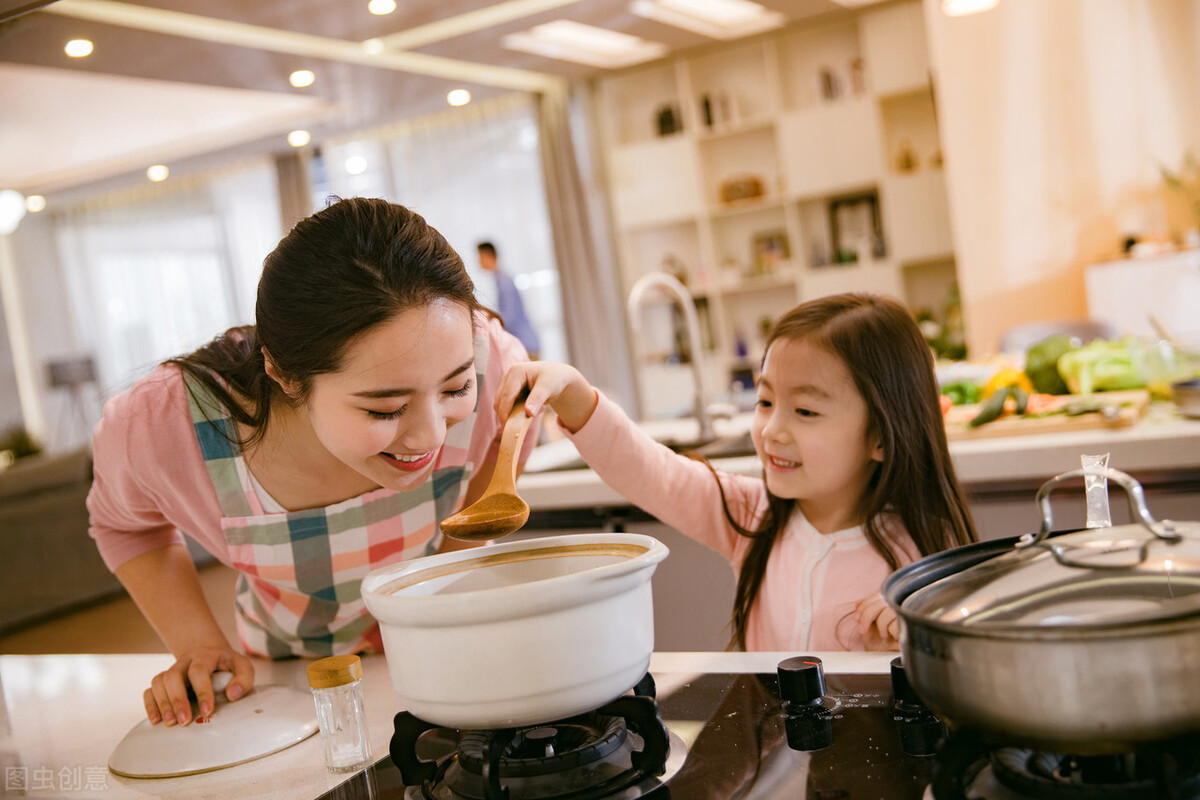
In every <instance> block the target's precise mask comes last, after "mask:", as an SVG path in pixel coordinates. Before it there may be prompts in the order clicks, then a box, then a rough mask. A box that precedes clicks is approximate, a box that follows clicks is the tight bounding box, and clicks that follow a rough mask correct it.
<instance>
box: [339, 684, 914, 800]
mask: <svg viewBox="0 0 1200 800" xmlns="http://www.w3.org/2000/svg"><path fill="white" fill-rule="evenodd" d="M674 677H677V676H674ZM666 681H667V677H666V676H663V677H662V679H661V680H660V683H663V685H664V689H663V690H661V691H659V692H658V697H657V702H658V710H659V716H660V717H661V719H662V721H663V722H664V723H665V724H666V727H667V728H668V730H669V731H670V738H671V742H672V747H673V748H674V750H677V749H678V748H680V747H681V746H682V747H683V748H684V750H685V753H686V756H685V757H684V758H683V759H682V764H680V763H678V762H679V756H680V753H678V752H675V751H674V750H673V752H672V758H673V759H674V760H675V762H676V763H675V764H674V765H673V767H672V768H671V769H670V770H668V771H667V773H666V774H664V775H663V777H662V778H661V779H659V780H652V781H650V782H649V783H643V784H639V787H638V788H637V790H636V791H634V792H633V793H632V794H631V793H630V791H629V790H626V791H624V792H622V793H619V794H616V795H614V797H619V798H621V800H627V798H629V797H638V798H647V800H667V798H670V799H671V800H732V798H744V800H775V799H776V798H778V799H780V800H782V798H788V799H789V800H804V798H813V799H814V800H857V798H871V800H875V799H876V798H878V799H879V800H910V799H911V800H919V798H922V797H924V796H925V790H926V787H927V786H928V785H929V774H930V770H931V768H932V765H931V759H930V758H928V757H926V756H920V755H910V754H909V752H914V751H916V752H920V751H922V749H924V750H928V751H931V750H932V744H933V742H935V741H936V738H937V737H936V735H931V734H930V733H929V732H928V730H926V729H927V727H928V726H927V724H926V725H925V728H922V724H923V723H922V720H920V719H918V720H912V719H909V720H905V719H904V718H903V714H900V716H897V709H898V706H897V704H896V702H895V699H894V697H893V690H892V679H891V677H890V676H889V675H887V674H828V675H825V676H824V681H825V685H824V687H823V688H824V689H825V691H824V697H823V698H821V697H820V695H818V696H817V698H816V700H815V701H813V702H811V704H810V705H800V704H797V703H785V702H784V700H783V699H782V697H781V694H780V682H779V677H778V676H777V675H776V674H704V675H700V676H697V677H695V678H693V679H692V680H689V681H688V682H686V683H683V684H682V685H679V686H677V687H671V688H669V689H668V688H666V687H667V683H666ZM789 683H790V680H789ZM784 689H785V694H788V695H789V697H792V696H793V695H792V689H793V687H791V686H789V685H787V684H785V687H784ZM801 690H802V689H801ZM797 709H798V710H799V711H800V712H801V713H799V714H797V713H794V712H796V711H797ZM439 733H441V734H444V735H443V736H442V737H441V738H454V737H455V736H456V735H457V732H449V731H444V730H443V729H436V730H435V731H432V732H431V735H430V736H429V737H428V738H430V739H431V740H433V741H434V744H433V745H431V746H432V747H434V748H436V747H437V744H436V740H437V739H438V738H439ZM902 736H903V737H906V738H905V739H903V740H902ZM914 736H915V737H916V739H915V740H914V738H913V737H914ZM922 737H924V738H925V739H929V741H928V742H926V743H922V741H921V739H922ZM823 739H824V740H823ZM423 743H424V742H423ZM796 747H801V748H819V749H794V748H796ZM906 750H908V751H909V752H906ZM438 755H442V754H439V753H433V754H432V756H438ZM432 756H431V757H432ZM567 796H570V795H565V796H564V797H567ZM421 797H423V795H421V794H420V790H419V789H413V788H409V787H405V786H404V784H403V782H402V780H401V775H400V770H399V769H398V768H397V767H396V765H395V763H393V760H392V758H391V756H384V757H383V758H382V759H380V760H379V761H377V762H376V763H375V764H374V765H373V766H371V767H369V768H368V769H366V770H364V771H363V772H360V773H358V774H356V775H354V776H353V777H352V778H350V779H349V780H347V781H346V782H344V783H343V784H341V785H339V786H337V787H336V788H334V789H333V790H331V791H330V792H328V793H326V794H324V795H322V796H321V798H320V800H360V799H361V800H365V799H367V798H370V800H414V798H421ZM512 800H519V798H518V795H517V794H516V793H514V794H513V796H512Z"/></svg>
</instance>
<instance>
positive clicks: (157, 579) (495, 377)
mask: <svg viewBox="0 0 1200 800" xmlns="http://www.w3.org/2000/svg"><path fill="white" fill-rule="evenodd" d="M255 316H256V323H257V324H256V325H254V326H246V327H242V328H235V329H232V330H230V331H228V332H226V333H225V334H224V335H223V336H220V337H218V338H217V339H216V340H214V341H213V342H212V343H210V344H209V345H207V346H205V347H202V348H201V349H199V350H197V351H196V352H194V353H191V354H188V355H185V356H181V357H179V358H174V359H171V360H169V361H167V362H166V363H164V364H163V365H161V366H160V367H159V368H158V369H157V370H155V371H154V372H153V373H152V374H151V375H149V376H148V377H147V378H145V379H143V380H141V381H139V382H138V383H137V384H135V385H134V386H133V387H132V388H131V389H130V390H129V391H128V392H125V393H124V394H122V395H120V396H118V397H116V398H114V399H113V400H111V401H110V402H109V403H108V404H107V405H106V407H105V411H104V416H103V418H102V420H101V422H100V423H99V424H98V425H97V427H96V431H95V434H94V438H93V450H94V458H95V480H94V484H93V488H92V491H91V493H90V495H89V496H88V509H89V511H90V514H91V528H90V533H91V535H92V536H93V537H94V538H95V540H96V543H97V545H98V547H99V549H100V553H101V555H102V556H103V557H104V560H105V563H106V564H108V566H109V568H110V569H112V570H113V571H114V572H115V573H116V575H117V577H118V578H119V579H120V580H121V582H122V583H123V584H124V586H125V588H126V589H127V590H128V591H129V594H130V595H131V596H132V597H133V599H134V600H135V601H136V602H137V604H138V607H139V608H140V609H141V610H142V613H143V614H144V615H145V616H146V619H147V620H148V621H149V622H150V623H151V625H153V626H154V629H155V630H156V631H157V632H158V634H159V636H160V637H161V638H162V640H163V642H164V643H165V644H166V645H167V647H168V649H169V650H170V651H171V653H172V654H174V656H175V657H176V659H177V660H176V662H175V664H174V665H173V666H171V667H170V668H169V669H168V670H166V671H165V672H163V673H161V674H159V675H157V676H155V677H154V679H153V681H152V682H151V687H150V688H149V689H147V690H146V692H145V696H144V701H145V706H146V714H147V717H148V718H149V719H150V721H151V722H152V723H157V722H159V721H164V722H165V724H166V725H168V726H170V725H174V724H180V725H186V724H188V723H189V722H190V721H191V718H192V711H191V704H190V702H189V699H188V694H187V692H188V687H189V686H190V687H191V689H192V691H193V692H194V693H195V696H196V701H197V707H198V711H199V714H200V716H201V717H207V716H208V715H209V714H211V713H212V709H213V689H212V680H211V674H212V673H213V672H214V671H217V670H227V671H230V672H232V673H233V676H234V677H233V679H232V680H231V681H230V683H229V685H228V687H227V689H226V695H227V697H228V698H229V699H230V700H236V699H237V698H239V697H241V696H242V695H244V694H245V693H246V692H247V691H248V690H249V689H250V688H251V687H252V686H253V683H254V669H253V665H252V664H251V662H250V660H249V659H248V658H247V657H246V655H243V654H242V653H241V652H239V651H238V650H236V649H234V647H233V646H231V645H230V643H229V642H227V641H226V639H225V637H224V635H223V634H222V633H221V630H220V628H219V626H218V625H217V623H216V620H215V619H214V618H213V616H212V613H211V611H210V610H209V608H208V606H207V604H206V603H205V601H204V597H203V594H202V593H201V591H200V585H199V582H198V580H197V577H196V571H195V568H194V566H193V565H192V561H191V559H190V557H189V555H188V553H187V550H186V548H185V547H184V546H183V543H182V542H183V540H182V537H181V535H180V531H183V532H186V533H187V534H188V535H190V536H191V537H192V538H193V539H195V540H196V541H197V542H199V543H200V544H201V545H203V546H204V547H205V549H207V550H208V551H209V552H211V553H212V554H213V555H214V556H216V557H217V558H218V559H219V560H220V561H221V562H223V563H225V564H228V565H229V566H231V567H233V568H234V569H236V570H238V572H239V573H240V575H239V579H238V588H237V600H236V608H237V627H238V633H239V637H240V639H241V644H242V648H243V649H244V650H245V652H246V653H248V654H251V655H258V656H267V657H271V658H282V657H288V656H325V655H330V654H335V653H339V654H340V653H350V652H370V651H379V650H381V649H382V645H381V642H380V639H379V629H378V626H377V625H376V623H375V622H374V620H373V619H372V618H371V617H370V616H369V615H368V613H367V611H366V608H365V606H364V604H363V601H362V598H361V597H360V595H359V586H360V582H361V580H362V578H363V576H364V575H365V574H366V573H367V572H368V571H370V570H371V569H374V568H376V567H380V566H383V565H385V564H390V563H393V562H396V561H399V560H401V559H407V558H412V557H415V556H420V555H424V554H426V553H428V552H432V551H433V549H434V548H435V547H437V546H438V545H439V544H440V545H441V546H442V547H443V548H444V547H445V546H446V543H445V542H441V537H440V535H439V532H438V529H437V523H438V521H439V520H441V519H444V518H445V517H447V516H449V515H450V514H451V513H453V512H454V511H455V510H457V509H458V508H460V507H461V506H462V505H464V495H465V501H466V502H469V501H470V500H472V499H473V498H474V497H475V496H477V495H478V494H479V493H480V492H481V491H482V490H483V487H484V486H486V484H487V481H488V479H489V478H490V476H491V471H492V467H493V466H494V461H495V453H496V447H497V440H498V437H499V433H500V421H499V420H498V419H497V417H496V415H495V414H494V413H493V412H492V411H491V408H492V404H493V398H494V396H495V392H496V387H497V386H498V385H499V382H500V379H501V377H502V375H503V374H504V371H505V370H506V369H507V367H509V366H510V365H512V364H514V363H516V362H519V361H522V360H524V359H525V358H526V355H525V352H524V350H523V349H522V347H521V345H520V343H519V342H518V341H517V340H516V339H515V338H514V337H512V336H510V335H509V334H507V333H505V332H504V331H503V330H502V328H501V326H500V323H499V321H498V320H496V319H495V318H494V317H492V316H489V315H488V314H487V313H486V312H485V311H484V310H483V309H482V308H481V307H480V306H479V305H478V303H477V302H476V300H475V297H474V292H473V286H472V284H471V280H470V278H469V277H468V276H467V273H466V270H465V268H464V267H463V263H462V260H461V259H460V258H459V256H458V255H457V254H456V253H455V252H454V250H453V249H452V248H451V247H450V245H449V244H448V243H447V242H446V240H445V239H444V238H443V237H442V236H441V235H440V234H439V233H438V232H437V231H436V230H434V229H433V228H431V227H430V226H429V225H428V224H426V222H425V220H424V219H422V218H421V217H420V216H419V215H417V214H415V213H413V212H412V211H409V210H408V209H406V208H404V207H403V206H399V205H395V204H392V203H388V202H386V201H383V200H373V199H363V198H356V199H349V200H341V201H338V202H336V203H334V204H333V205H331V206H329V207H328V208H326V209H324V210H323V211H320V212H318V213H317V214H314V215H313V216H311V217H309V218H307V219H305V220H303V221H301V222H300V223H299V224H297V225H296V227H295V228H294V229H293V230H292V231H291V232H290V233H289V234H288V235H287V236H285V237H284V238H283V240H282V241H281V242H280V243H279V245H278V246H277V247H276V249H275V250H274V251H273V252H272V253H271V254H270V255H269V256H268V257H267V258H266V261H265V263H264V266H263V273H262V278H261V280H260V282H259V287H258V302H257V307H256V310H255ZM527 444H528V446H529V447H532V445H533V441H532V440H530V441H529V442H528V443H527ZM527 452H528V450H527V451H526V454H527Z"/></svg>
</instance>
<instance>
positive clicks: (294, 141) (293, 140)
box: [287, 131, 312, 147]
mask: <svg viewBox="0 0 1200 800" xmlns="http://www.w3.org/2000/svg"><path fill="white" fill-rule="evenodd" d="M311 141H312V134H310V133H309V132H308V131H292V132H291V133H289V134H288V135H287V143H288V144H290V145H291V146H292V147H304V145H306V144H308V143H309V142H311Z"/></svg>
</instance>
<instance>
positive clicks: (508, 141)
mask: <svg viewBox="0 0 1200 800" xmlns="http://www.w3.org/2000/svg"><path fill="white" fill-rule="evenodd" d="M538 140H539V136H538V123H537V110H536V107H535V105H534V101H533V99H532V98H530V97H527V96H523V95H508V96H505V97H501V98H497V99H495V100H489V101H485V102H482V103H478V104H472V105H470V106H467V107H465V108H462V109H456V110H454V111H452V112H447V113H444V114H438V115H433V116H430V117H426V118H423V119H420V120H415V121H411V122H405V123H401V124H399V125H396V126H391V127H388V128H384V129H379V130H376V131H372V132H370V133H366V134H361V135H359V136H357V137H355V138H353V139H342V140H338V141H334V142H332V143H330V144H327V145H326V146H324V148H323V150H322V158H321V164H320V168H321V171H322V175H321V178H323V180H324V186H325V187H326V189H327V191H329V192H332V193H333V194H337V195H339V196H343V197H353V196H379V197H388V198H391V199H392V200H394V201H396V202H398V203H402V204H404V205H406V206H408V207H409V208H411V209H413V210H414V211H416V212H417V213H419V214H421V215H422V216H423V217H425V219H426V220H427V221H428V222H429V224H431V225H432V226H433V227H435V228H437V230H438V231H440V232H441V234H442V235H443V236H445V237H446V239H447V240H448V241H449V242H450V244H451V246H453V247H454V249H455V250H456V251H457V252H458V254H459V255H460V256H462V259H463V263H464V264H466V266H467V270H468V271H469V272H470V273H471V278H472V279H473V280H474V281H475V285H476V295H477V296H478V297H479V300H480V301H481V302H483V303H484V304H485V305H489V306H490V307H492V308H495V307H496V306H495V304H496V299H497V296H496V286H495V279H494V278H493V277H492V276H491V275H490V274H489V273H486V272H484V271H483V270H482V269H480V267H479V261H478V257H477V255H476V249H475V246H476V245H477V244H478V243H479V242H481V241H490V242H492V243H493V244H494V245H495V246H496V251H497V254H498V256H499V263H500V268H501V269H503V270H504V271H505V272H506V273H507V274H508V275H510V276H511V277H512V278H513V281H514V283H515V284H516V286H517V289H518V290H519V291H520V293H521V299H522V301H523V304H524V306H525V310H526V313H527V314H528V316H529V319H530V321H531V322H532V323H533V326H534V328H535V329H536V330H537V333H538V338H539V340H540V344H541V357H542V358H544V359H548V360H553V361H566V360H568V352H567V342H566V334H565V333H564V328H563V315H562V297H561V290H560V286H559V274H558V264H557V262H556V260H555V249H554V243H553V238H552V235H551V230H550V221H549V216H548V213H547V208H546V195H545V191H544V186H543V181H542V169H541V158H540V155H539V152H538ZM313 183H314V185H316V186H317V187H318V189H320V187H321V185H322V181H321V180H318V179H316V178H314V181H313Z"/></svg>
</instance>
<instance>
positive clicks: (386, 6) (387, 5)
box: [367, 0, 396, 16]
mask: <svg viewBox="0 0 1200 800" xmlns="http://www.w3.org/2000/svg"><path fill="white" fill-rule="evenodd" d="M395 10H396V0H371V2H369V3H367V11H370V12H371V13H372V14H379V15H381V16H382V15H383V14H390V13H392V12H393V11H395Z"/></svg>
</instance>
